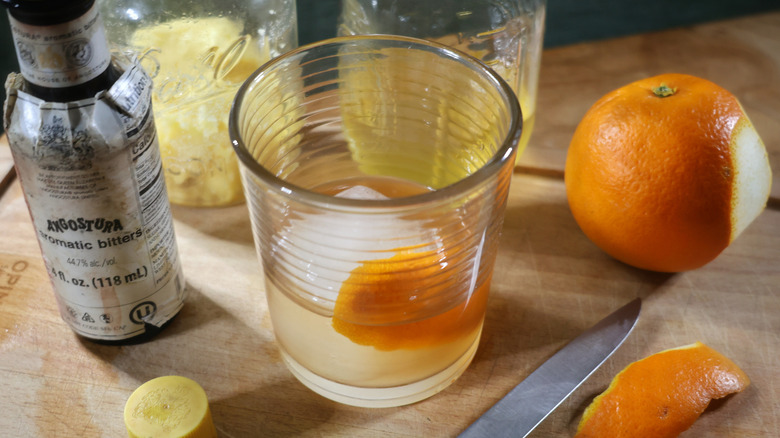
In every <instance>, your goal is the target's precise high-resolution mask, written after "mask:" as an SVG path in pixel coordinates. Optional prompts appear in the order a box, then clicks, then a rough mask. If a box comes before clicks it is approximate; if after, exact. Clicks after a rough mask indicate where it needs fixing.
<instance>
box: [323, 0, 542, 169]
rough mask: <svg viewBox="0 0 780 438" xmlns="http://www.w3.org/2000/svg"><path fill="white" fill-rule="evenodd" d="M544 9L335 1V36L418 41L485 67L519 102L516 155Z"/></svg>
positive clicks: (529, 123)
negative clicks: (465, 56)
mask: <svg viewBox="0 0 780 438" xmlns="http://www.w3.org/2000/svg"><path fill="white" fill-rule="evenodd" d="M546 6H547V0H435V1H421V0H341V15H340V17H339V28H338V34H339V35H367V34H392V35H405V36H410V37H415V38H424V39H427V40H431V41H436V42H438V43H441V44H445V45H448V46H450V47H454V48H456V49H458V50H460V51H462V52H465V53H468V54H469V55H471V56H473V57H475V58H477V59H479V60H480V61H482V62H484V63H485V64H487V65H488V66H489V67H490V68H492V69H493V70H495V71H496V72H497V73H498V74H500V75H501V76H502V77H503V78H504V80H506V81H507V83H509V86H510V87H512V89H513V90H514V91H515V93H516V94H517V98H518V99H519V100H520V108H522V109H523V136H522V137H521V138H520V145H519V148H518V154H517V156H518V157H520V156H521V154H522V153H523V150H524V149H525V147H526V145H527V144H528V140H529V138H530V136H531V132H532V131H533V127H534V121H535V120H536V94H537V88H538V82H539V67H540V65H541V58H542V48H543V44H542V43H543V39H544V21H545V10H546Z"/></svg>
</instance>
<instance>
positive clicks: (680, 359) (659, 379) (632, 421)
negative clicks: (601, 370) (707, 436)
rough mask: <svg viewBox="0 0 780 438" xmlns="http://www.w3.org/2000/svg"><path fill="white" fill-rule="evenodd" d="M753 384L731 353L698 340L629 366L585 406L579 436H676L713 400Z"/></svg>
mask: <svg viewBox="0 0 780 438" xmlns="http://www.w3.org/2000/svg"><path fill="white" fill-rule="evenodd" d="M749 384H750V379H749V378H748V376H747V375H746V374H745V373H744V372H743V371H742V370H741V369H740V368H739V367H738V366H737V365H736V364H735V363H734V362H732V361H731V360H730V359H729V358H727V357H726V356H723V355H722V354H720V353H719V352H717V351H715V350H713V349H712V348H710V347H708V346H706V345H704V344H702V343H701V342H696V343H694V344H691V345H686V346H682V347H678V348H672V349H669V350H664V351H661V352H659V353H656V354H653V355H650V356H648V357H646V358H644V359H642V360H639V361H637V362H634V363H632V364H630V365H628V366H627V367H626V368H625V369H623V371H621V372H620V373H618V374H617V376H615V378H614V379H613V380H612V382H611V383H610V385H609V387H608V388H607V390H606V391H604V392H603V393H602V394H601V395H599V396H597V397H596V398H595V399H594V400H593V402H592V403H591V404H590V406H588V407H587V409H585V412H584V413H583V415H582V419H581V420H580V424H579V426H578V428H577V434H576V435H575V438H588V437H601V438H603V437H610V438H627V437H654V438H665V437H676V436H678V435H679V434H680V433H682V432H684V431H685V430H687V429H688V428H690V427H691V426H692V425H693V423H694V422H695V421H696V419H698V418H699V416H700V415H701V414H702V412H704V410H705V409H706V408H707V406H708V405H709V403H710V401H711V400H714V399H719V398H723V397H725V396H727V395H729V394H733V393H737V392H740V391H742V390H743V389H745V388H746V387H747V386H748V385H749Z"/></svg>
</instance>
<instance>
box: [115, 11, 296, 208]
mask: <svg viewBox="0 0 780 438" xmlns="http://www.w3.org/2000/svg"><path fill="white" fill-rule="evenodd" d="M99 3H100V7H101V12H102V14H103V19H104V22H105V25H106V31H107V33H108V39H109V43H110V44H111V46H112V48H113V49H115V50H120V51H128V50H129V51H133V52H135V53H137V55H138V57H139V58H140V60H141V65H142V66H143V67H144V68H145V69H146V71H147V72H148V73H149V75H150V76H151V77H152V79H153V81H154V92H153V96H152V100H153V105H154V115H155V120H156V124H157V133H158V136H159V140H160V152H161V154H162V160H163V169H164V172H165V182H166V184H167V187H168V195H169V198H170V201H171V202H172V203H174V204H179V205H188V206H198V207H215V206H224V205H231V204H236V203H240V202H242V201H243V194H242V188H241V180H240V177H239V172H238V163H237V160H236V158H235V154H234V153H233V149H232V147H231V145H230V138H229V137H228V133H227V122H228V112H229V111H230V105H231V103H232V101H233V97H234V96H235V93H236V91H237V90H238V87H239V86H240V85H241V83H242V82H243V81H244V80H245V79H246V78H247V77H248V76H249V75H250V73H252V72H253V71H254V70H255V69H257V68H258V67H259V66H260V65H262V64H263V63H265V62H266V61H268V60H269V59H271V58H273V57H275V56H278V55H280V54H282V53H284V52H286V51H288V50H290V49H293V48H295V47H296V46H297V44H298V36H297V18H296V9H295V0H99Z"/></svg>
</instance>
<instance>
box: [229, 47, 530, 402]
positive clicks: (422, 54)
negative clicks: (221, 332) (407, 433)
mask: <svg viewBox="0 0 780 438" xmlns="http://www.w3.org/2000/svg"><path fill="white" fill-rule="evenodd" d="M521 120H522V117H521V114H520V109H519V106H518V103H517V100H516V98H515V96H514V94H513V93H512V91H511V89H510V88H509V87H508V86H507V85H506V83H504V82H503V80H502V79H500V78H499V77H498V76H497V75H496V74H495V73H493V72H492V71H490V70H489V69H487V68H485V67H484V66H483V65H482V64H480V63H479V62H477V61H476V60H474V59H472V58H470V57H466V56H465V55H462V54H460V53H459V52H455V51H453V50H452V49H448V48H446V47H445V46H441V45H437V44H434V43H424V42H422V41H421V40H415V39H410V38H404V37H389V36H384V37H345V38H337V39H333V40H328V41H325V42H321V43H317V44H315V45H312V46H307V47H304V48H301V49H299V50H296V51H293V52H290V53H288V54H286V55H283V56H282V57H280V58H277V59H276V60H274V61H271V62H270V63H268V64H266V65H265V66H264V67H263V68H261V69H260V70H259V71H258V72H256V73H255V74H254V75H253V76H252V77H250V78H249V80H248V81H247V82H246V83H245V84H244V86H243V88H242V89H241V90H240V91H239V94H238V96H237V98H236V101H235V103H234V106H233V109H232V112H231V116H230V132H231V138H232V141H233V146H234V148H235V149H236V152H237V154H238V157H239V162H240V164H241V171H242V176H243V182H244V187H245V195H246V198H247V202H248V205H249V211H250V214H251V220H252V225H253V232H254V237H255V242H256V245H257V251H258V254H259V256H260V258H261V260H262V265H263V268H264V273H265V280H266V293H267V295H268V300H269V310H270V313H271V317H272V320H273V324H274V330H275V332H276V336H277V340H278V341H279V344H280V347H281V349H282V352H283V356H284V357H285V359H286V360H287V361H288V365H290V364H291V363H292V367H291V368H292V369H293V372H294V373H295V374H296V376H298V377H299V378H301V379H302V381H304V383H307V384H309V386H310V387H314V386H318V387H321V386H322V384H323V382H315V384H310V383H311V382H307V381H306V380H307V379H309V378H308V377H306V376H303V377H302V376H301V375H300V374H301V373H300V372H296V369H295V368H296V367H299V368H300V369H302V370H304V371H302V372H303V373H308V372H312V373H313V375H314V376H315V378H319V377H321V378H323V379H324V381H325V383H327V382H338V383H337V385H341V386H339V388H340V389H332V388H331V390H327V391H320V390H318V389H317V388H313V389H315V390H318V392H320V393H323V394H324V395H326V396H329V397H331V398H333V399H336V400H339V401H342V402H345V403H350V404H359V405H364V406H376V405H383V406H389V405H397V404H403V403H408V402H410V401H414V400H412V399H411V398H409V397H408V394H407V395H404V394H402V393H403V391H400V393H399V394H401V395H400V396H398V397H395V396H387V397H388V398H387V400H389V401H387V400H386V401H384V402H381V403H379V404H377V403H372V401H371V399H372V398H373V397H374V396H373V395H371V393H370V390H371V389H372V388H380V387H381V388H385V389H387V388H396V389H397V388H404V387H408V386H409V385H414V383H415V382H416V381H420V380H425V379H430V377H431V376H435V375H437V374H438V373H440V372H441V371H442V370H443V369H446V368H448V367H451V366H452V365H453V364H455V363H456V362H458V360H460V361H461V362H464V363H465V365H467V364H468V362H469V361H470V360H471V356H473V350H474V349H475V348H476V344H477V342H478V337H479V333H480V330H481V324H482V317H483V314H484V305H485V303H484V300H485V299H486V296H485V297H482V296H480V297H477V295H476V294H477V293H478V292H479V291H484V293H483V294H482V295H486V294H487V290H488V289H489V282H490V277H491V273H492V270H493V263H494V260H495V256H496V248H497V245H498V237H499V232H500V230H501V225H502V220H503V213H504V206H505V204H506V198H507V193H508V189H509V184H510V179H511V173H512V167H513V163H514V158H515V147H516V144H517V141H518V138H519V135H520V124H521V123H522V122H521ZM377 178H378V179H382V180H385V181H390V182H391V185H393V184H392V182H398V183H402V185H403V184H411V185H413V186H415V187H421V188H423V189H422V193H420V194H416V195H412V196H404V197H394V198H384V197H380V198H381V199H375V198H371V199H365V198H363V199H352V198H345V197H340V196H331V195H328V194H323V193H320V192H318V191H317V188H318V187H321V186H323V184H325V185H327V184H329V183H333V182H347V184H346V186H353V185H357V186H361V185H363V184H362V182H364V181H369V182H370V181H372V180H376V179H377ZM352 183H354V184H352ZM365 185H366V186H371V185H370V184H365ZM374 194H376V192H374ZM399 254H403V255H404V256H403V257H398V256H399ZM361 269H362V271H361V272H362V273H363V274H362V275H354V274H355V272H356V270H361ZM409 278H412V279H417V280H408V279H409ZM423 278H424V279H423ZM383 282H384V283H385V284H386V283H388V282H389V283H392V284H398V285H400V286H398V287H399V289H398V290H396V289H393V287H391V288H390V289H389V290H387V291H383V292H382V293H383V294H392V295H393V297H394V298H392V299H385V298H386V297H385V298H377V299H363V298H365V297H362V298H352V297H350V298H349V299H347V298H345V297H343V296H342V297H341V298H339V294H340V293H342V294H344V293H347V292H345V291H346V290H349V291H350V292H349V293H350V294H355V293H357V294H360V293H363V292H361V291H362V289H361V288H364V287H366V288H369V289H370V288H371V285H375V284H378V283H383ZM356 283H357V284H356ZM355 291H358V292H355ZM365 293H366V294H368V293H378V292H376V291H375V290H374V291H367V292H365ZM340 299H341V300H342V301H341V302H342V303H355V302H360V303H361V304H360V305H359V306H352V307H350V306H349V305H348V304H343V306H346V307H347V308H349V311H347V312H341V313H340V314H338V315H337V318H334V309H336V312H337V313H338V309H337V308H338V306H339V300H340ZM471 301H473V302H474V303H475V304H473V306H478V307H479V309H477V310H476V312H478V317H477V318H473V317H472V318H471V319H468V320H467V319H466V318H465V317H464V319H463V320H462V321H459V320H457V318H458V316H457V315H460V314H461V313H463V314H466V313H469V312H467V311H466V310H465V309H468V308H469V307H468V306H471V305H472V304H471ZM453 309H461V310H457V311H456V313H457V315H456V316H455V318H456V321H455V325H456V326H457V327H459V329H458V330H460V328H461V327H463V328H464V330H463V335H462V336H460V335H458V334H452V336H449V335H448V336H445V337H444V338H446V339H444V338H441V339H439V338H438V337H436V336H434V337H433V338H435V339H434V340H431V339H433V338H431V339H428V338H430V336H429V335H430V332H431V331H434V332H435V330H436V327H437V326H436V325H435V324H434V325H431V327H433V328H432V329H430V330H429V329H425V330H423V331H425V332H427V333H428V335H425V334H421V335H420V339H414V338H415V336H417V335H416V334H415V332H414V330H411V331H409V330H407V331H403V330H405V329H406V328H409V329H411V328H414V327H422V326H421V325H420V324H425V321H428V320H429V319H431V318H434V317H437V316H440V315H443V314H447V312H450V313H452V312H453ZM469 311H471V310H469ZM448 318H449V317H448ZM336 319H339V320H340V321H339V323H342V325H343V326H346V327H348V330H347V329H341V333H339V328H338V327H337V325H338V324H337V323H336V322H334V321H335V320H336ZM450 322H451V321H450ZM415 324H418V325H415ZM469 324H471V325H473V327H469V326H468V325H469ZM371 326H382V327H383V328H380V329H372V328H369V329H367V331H368V332H371V333H373V332H372V330H376V331H377V333H380V335H379V338H372V337H370V336H369V337H368V338H370V339H368V338H361V330H362V329H360V327H371ZM425 327H427V326H425ZM353 328H354V330H355V331H354V332H352V331H350V330H352V329H353ZM395 328H398V329H399V330H401V331H402V332H403V334H399V335H398V338H399V339H396V340H393V339H391V338H392V337H393V336H395V334H394V333H396V332H395V331H394V330H395ZM347 331H349V333H347ZM450 331H451V330H450ZM304 333H306V334H307V335H303V334H304ZM345 333H346V334H345ZM398 333H401V332H398ZM383 336H385V337H387V339H385V338H383ZM426 336H428V338H426ZM407 338H409V339H407ZM423 338H425V339H423ZM450 338H452V339H450ZM455 338H458V339H455ZM429 344H430V345H429ZM434 344H435V345H434ZM439 344H447V345H451V346H453V347H452V348H450V349H449V350H453V348H454V349H455V350H458V351H455V350H453V351H452V352H451V353H442V351H443V350H442V351H438V350H436V351H438V352H436V353H435V354H436V357H437V358H440V359H441V360H439V362H440V363H439V364H438V365H435V364H434V365H428V363H430V362H431V361H430V360H428V359H426V358H425V351H428V353H430V352H431V351H434V350H435V349H436V348H439V347H441V345H439ZM458 345H459V346H460V347H457V346H458ZM351 346H354V348H355V351H354V353H355V354H354V355H353V354H352V353H353V352H352V351H351ZM429 347H430V348H429ZM431 348H433V349H434V350H431ZM445 350H446V348H445ZM449 350H448V351H449ZM466 350H468V351H469V353H468V357H466V358H465V359H464V358H463V355H464V354H466ZM395 353H397V355H396V356H398V355H400V356H398V357H399V358H400V357H401V356H403V357H404V358H403V360H404V362H405V363H409V361H412V362H420V363H422V362H425V363H426V365H424V366H420V367H418V368H419V370H409V371H408V372H404V373H394V372H391V371H392V370H390V369H387V370H383V369H382V365H380V364H382V363H387V364H391V363H392V361H393V354H395ZM447 354H450V356H451V357H448V356H447ZM318 355H320V356H324V357H318ZM434 362H435V361H434ZM339 364H341V365H339ZM345 364H348V365H345ZM388 366H390V365H388ZM406 368H414V366H412V367H409V366H407V367H406ZM457 368H458V370H456V371H457V373H458V374H459V373H460V372H462V370H463V369H465V366H461V367H457ZM372 369H374V371H372ZM299 371H300V370H299ZM445 377H447V376H445ZM449 377H452V376H449ZM452 380H454V378H450V379H449V381H452ZM438 385H439V386H438V387H437V389H435V390H430V388H429V389H428V392H427V393H426V392H425V390H423V391H420V388H417V389H414V390H413V391H417V392H416V394H417V399H419V398H421V397H424V396H427V395H430V393H432V392H431V391H433V392H435V391H438V390H439V389H441V388H442V387H443V386H442V385H441V382H439V384H438ZM444 386H446V385H444ZM342 387H343V388H342ZM353 387H354V388H362V389H361V391H363V390H365V391H369V393H361V394H362V395H355V394H357V393H355V394H352V395H344V397H341V395H343V394H339V391H342V390H343V391H342V392H344V391H346V392H349V388H353ZM344 388H346V389H344ZM423 389H425V388H423ZM365 391H364V392H365ZM358 392H359V391H358ZM380 392H381V391H380ZM385 392H387V391H385ZM396 392H397V393H398V391H396ZM407 392H408V391H407ZM366 394H367V395H366ZM381 397H385V396H382V395H378V396H377V398H381Z"/></svg>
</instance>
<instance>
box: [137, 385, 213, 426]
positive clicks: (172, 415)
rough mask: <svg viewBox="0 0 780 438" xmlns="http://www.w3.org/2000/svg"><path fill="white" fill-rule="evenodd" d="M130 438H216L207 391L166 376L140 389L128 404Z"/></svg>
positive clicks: (198, 386)
mask: <svg viewBox="0 0 780 438" xmlns="http://www.w3.org/2000/svg"><path fill="white" fill-rule="evenodd" d="M125 426H126V427H127V433H128V435H129V436H130V438H147V437H155V438H216V436H217V430H216V428H214V422H213V420H212V419H211V410H210V409H209V401H208V398H207V397H206V391H204V390H203V388H201V386H200V385H198V383H197V382H195V381H194V380H191V379H188V378H186V377H181V376H164V377H158V378H156V379H152V380H150V381H148V382H146V383H144V384H143V385H141V386H139V387H138V389H136V390H135V391H134V392H133V393H132V394H131V395H130V398H129V399H127V403H126V404H125Z"/></svg>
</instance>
